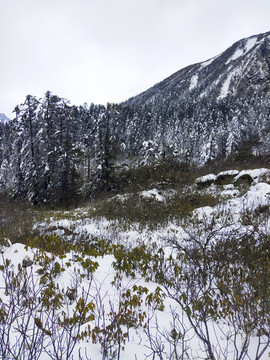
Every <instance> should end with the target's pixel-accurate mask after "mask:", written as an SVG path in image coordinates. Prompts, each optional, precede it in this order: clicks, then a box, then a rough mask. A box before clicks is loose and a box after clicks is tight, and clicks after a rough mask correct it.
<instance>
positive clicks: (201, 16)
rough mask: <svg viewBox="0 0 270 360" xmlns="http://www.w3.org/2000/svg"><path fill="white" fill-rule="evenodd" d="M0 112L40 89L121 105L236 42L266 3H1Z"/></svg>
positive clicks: (259, 23)
mask: <svg viewBox="0 0 270 360" xmlns="http://www.w3.org/2000/svg"><path fill="white" fill-rule="evenodd" d="M0 4H1V8H0V29H1V31H0V113H1V112H3V113H6V115H7V116H9V117H11V116H12V115H11V112H12V111H13V109H14V107H15V106H16V105H17V104H20V103H22V102H23V101H24V100H25V97H26V95H28V94H31V95H35V96H37V97H38V98H39V97H42V96H43V95H44V93H45V92H46V91H47V90H51V91H52V92H53V93H54V94H56V95H59V96H61V97H65V98H67V99H69V100H70V101H71V103H72V104H75V105H80V104H83V103H84V102H87V103H91V102H94V103H102V104H106V103H107V102H121V101H124V100H126V99H128V98H129V97H131V96H134V95H136V94H138V93H140V92H142V91H144V90H146V89H147V88H149V87H150V86H152V85H154V84H155V83H157V82H159V81H161V80H163V79H164V78H166V77H167V76H169V75H171V74H172V73H174V72H176V71H177V70H179V69H181V68H183V67H185V66H187V65H190V64H193V63H196V62H200V61H204V60H207V59H208V58H211V57H213V56H215V55H217V54H219V53H220V52H222V51H223V50H226V48H228V47H229V46H230V45H232V44H233V43H234V42H235V41H237V40H240V39H241V38H243V37H247V36H251V35H254V34H258V33H262V32H266V31H270V0H226V1H224V0H0Z"/></svg>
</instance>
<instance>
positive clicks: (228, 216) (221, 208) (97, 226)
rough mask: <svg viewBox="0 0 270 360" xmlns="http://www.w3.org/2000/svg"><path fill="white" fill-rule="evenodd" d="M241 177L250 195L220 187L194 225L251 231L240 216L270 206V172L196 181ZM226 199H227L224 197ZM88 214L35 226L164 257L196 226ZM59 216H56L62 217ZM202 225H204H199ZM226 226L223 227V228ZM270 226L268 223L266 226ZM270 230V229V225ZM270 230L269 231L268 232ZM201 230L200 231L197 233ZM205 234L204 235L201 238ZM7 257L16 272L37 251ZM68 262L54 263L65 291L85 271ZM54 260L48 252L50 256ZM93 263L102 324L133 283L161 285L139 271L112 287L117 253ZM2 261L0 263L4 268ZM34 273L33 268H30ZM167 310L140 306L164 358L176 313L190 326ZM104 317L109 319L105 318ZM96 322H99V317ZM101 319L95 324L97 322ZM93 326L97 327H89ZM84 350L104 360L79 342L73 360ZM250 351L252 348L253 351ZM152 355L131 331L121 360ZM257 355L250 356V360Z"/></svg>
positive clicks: (172, 307)
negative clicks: (142, 247) (124, 221)
mask: <svg viewBox="0 0 270 360" xmlns="http://www.w3.org/2000/svg"><path fill="white" fill-rule="evenodd" d="M243 174H249V175H250V176H251V177H252V178H253V179H254V180H255V181H254V182H253V183H252V185H251V186H250V187H249V189H248V190H247V191H246V193H244V194H241V193H240V192H239V191H238V190H237V189H236V188H235V187H234V184H227V185H224V186H222V188H221V191H220V195H221V197H223V198H224V200H223V201H222V202H221V203H219V204H218V205H216V206H214V207H210V206H205V207H201V208H198V209H196V210H194V212H193V217H194V218H197V220H198V221H199V222H198V223H196V226H197V227H200V226H202V227H203V226H205V223H206V221H210V222H212V220H213V219H215V221H216V223H215V226H216V229H213V230H212V231H213V233H216V235H215V236H216V240H218V238H219V236H222V234H224V233H225V232H226V231H227V232H228V233H229V231H232V230H233V229H234V230H235V231H236V230H237V231H239V233H240V232H245V231H247V230H246V228H245V226H243V225H241V221H240V220H241V216H242V214H243V212H245V211H249V212H253V211H254V210H255V209H257V208H258V207H260V206H264V205H267V206H268V205H269V203H270V185H269V184H267V183H266V182H262V180H263V179H264V178H265V177H267V176H269V174H270V170H269V169H266V168H261V169H255V170H245V171H241V172H240V173H239V172H238V171H237V170H229V171H223V172H220V173H219V174H218V175H214V174H208V175H205V176H203V177H200V178H198V179H196V183H197V182H206V181H208V180H215V179H216V177H217V176H225V175H230V176H236V177H235V179H237V178H238V177H240V176H242V175H243ZM140 195H141V196H143V197H146V198H155V199H156V200H157V201H164V200H165V199H166V197H165V195H164V194H162V192H161V191H159V190H157V189H156V188H154V189H151V190H147V191H143V192H141V193H140ZM226 198H228V199H226ZM125 199H126V198H125V195H121V196H119V201H125ZM76 213H77V214H80V215H82V219H76ZM87 214H88V212H87V211H86V210H85V209H76V210H75V211H74V212H73V213H72V216H70V215H71V214H70V213H69V212H67V213H66V215H67V216H68V215H69V218H63V219H60V220H54V219H53V217H51V218H49V219H48V221H47V222H43V223H39V224H36V229H40V230H42V231H50V229H54V230H53V231H55V229H57V228H61V229H62V228H64V229H69V230H72V231H73V234H77V235H78V236H81V235H84V236H86V235H87V234H88V235H93V236H95V237H98V238H100V239H104V240H106V239H107V240H109V241H110V242H111V243H114V244H117V243H120V244H123V245H124V246H125V247H127V248H132V247H135V246H137V245H139V244H142V243H144V244H146V245H147V246H148V247H150V248H151V247H153V244H154V243H156V244H157V245H158V246H162V247H163V249H164V251H165V253H168V255H169V254H170V252H171V249H170V248H169V247H168V246H166V245H165V244H166V240H167V239H176V238H177V239H182V240H183V241H184V239H188V238H189V236H190V235H189V234H190V233H192V231H193V230H192V229H193V228H192V227H191V226H190V225H189V224H188V223H187V224H185V225H184V226H182V225H181V224H179V223H175V222H172V221H171V222H168V225H167V226H164V227H160V228H159V229H156V230H149V229H147V228H144V229H142V228H141V227H140V226H139V224H136V223H133V224H130V225H129V226H128V228H126V229H125V228H124V227H121V224H120V223H119V222H118V221H108V220H107V219H106V218H95V219H93V218H89V217H87ZM58 215H59V214H57V216H58ZM200 221H201V224H202V225H200ZM225 223H226V224H227V225H228V226H227V227H226V228H224V224H225ZM268 226H269V224H268ZM269 227H270V226H269ZM269 230H270V229H269ZM198 231H199V230H198ZM202 236H203V235H202ZM2 253H3V256H4V257H5V258H6V259H10V260H11V261H12V264H13V265H14V271H17V270H16V269H17V268H18V265H19V264H21V262H22V259H23V258H24V257H25V256H29V257H30V259H33V257H34V255H35V253H36V250H35V249H30V248H29V249H28V250H27V249H26V248H25V247H24V245H22V244H13V245H11V246H9V247H6V248H4V249H2ZM65 255H66V259H59V258H58V257H56V258H55V261H59V262H61V263H62V265H63V267H64V268H65V271H64V272H63V273H61V274H60V275H59V276H58V278H57V279H56V281H57V284H58V285H59V288H60V289H61V288H67V286H69V285H70V283H71V281H72V279H74V276H75V274H78V273H80V272H81V273H83V271H85V270H84V269H83V268H82V266H81V265H80V264H79V263H78V262H76V261H75V254H74V253H67V254H65ZM48 256H50V254H48ZM92 260H94V261H97V263H98V268H97V269H96V270H95V271H94V273H93V279H92V283H91V299H92V300H93V301H94V303H95V313H96V314H99V315H98V316H99V321H104V323H105V324H109V321H110V315H109V313H110V311H112V309H113V310H114V311H117V309H118V306H119V302H120V301H121V299H122V295H123V292H124V291H126V290H127V289H131V288H132V287H133V286H134V285H137V286H139V285H141V286H143V287H147V288H148V290H149V291H150V292H154V291H155V289H156V287H157V284H155V283H154V282H151V281H149V282H146V281H145V280H144V279H143V278H142V277H141V275H140V274H139V273H135V276H134V278H131V277H127V276H125V275H124V274H121V276H122V280H121V287H117V286H115V285H113V284H112V283H113V281H114V279H115V276H116V273H117V272H116V270H115V269H114V267H113V262H114V261H115V258H114V256H113V255H104V256H103V257H101V256H99V257H96V258H92ZM67 262H70V263H71V266H70V267H67V266H66V264H67ZM1 264H2V260H0V265H1ZM39 268H40V265H37V264H34V265H33V266H32V270H33V274H35V279H37V276H38V275H37V273H36V270H37V269H39ZM28 271H30V270H28ZM2 281H3V279H2V278H1V276H0V289H2V290H0V292H1V293H0V297H1V296H4V295H3V283H1V282H2ZM81 286H84V287H86V286H87V281H86V280H83V282H82V284H81ZM164 305H165V308H164V310H163V311H161V310H157V309H155V310H153V309H151V308H150V307H149V306H147V305H146V304H145V303H144V304H143V306H142V310H143V311H145V312H146V314H147V316H149V323H148V325H149V329H150V331H151V333H152V336H153V337H154V338H155V340H157V341H158V342H159V343H160V344H161V345H162V346H164V352H165V353H166V354H167V355H164V359H165V358H166V359H169V358H170V357H169V356H170V355H169V354H170V349H169V345H168V343H167V342H166V339H165V338H164V337H162V335H161V334H162V332H163V330H164V331H165V332H166V331H167V332H170V331H171V329H172V323H173V318H172V315H173V312H174V311H176V312H177V313H178V314H179V317H180V319H181V323H182V325H183V326H184V327H185V328H187V327H188V325H187V318H186V316H185V315H183V314H182V312H181V310H180V309H179V307H178V305H177V304H176V302H175V301H173V300H172V299H169V298H168V297H167V298H166V299H165V301H164ZM66 311H70V312H72V306H71V305H70V307H68V308H67V309H66ZM104 314H105V315H104ZM96 319H97V318H96ZM95 321H97V320H95ZM91 326H93V325H91ZM211 326H212V327H211V334H212V335H213V337H215V336H217V338H218V336H219V335H220V338H222V336H221V334H219V331H220V330H219V329H218V328H216V324H215V323H212V325H211ZM226 329H227V328H226V326H225V325H224V328H223V331H225V332H226ZM187 337H188V338H189V347H190V354H191V357H190V358H198V356H200V357H201V358H202V356H203V355H202V353H201V352H200V351H201V350H200V349H201V343H200V342H199V340H198V338H196V336H195V334H194V332H193V331H191V330H189V331H188V332H187ZM256 341H257V338H256V336H254V337H252V338H251V345H250V348H251V349H252V347H253V344H254V349H255V344H256ZM79 350H81V352H82V354H84V352H85V351H86V353H87V356H88V358H89V359H91V360H101V359H103V357H102V353H101V348H100V345H99V344H92V342H91V340H90V341H89V342H87V341H81V342H80V343H78V344H77V345H76V348H75V350H74V360H79V357H78V354H79ZM251 351H252V350H251ZM151 353H152V351H151V349H150V343H149V337H148V336H147V332H146V329H143V328H130V329H129V337H128V339H127V341H126V344H125V349H124V350H122V351H121V354H120V359H121V360H130V359H134V360H135V359H137V360H145V359H147V358H149V359H151V358H153V355H151ZM252 356H253V355H251V358H254V357H252ZM48 359H49V357H48V356H47V355H45V354H44V355H42V360H48ZM266 359H267V353H266V354H265V356H263V357H262V360H266ZM228 360H232V357H231V358H230V357H228Z"/></svg>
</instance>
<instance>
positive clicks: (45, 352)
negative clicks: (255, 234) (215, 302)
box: [0, 169, 270, 360]
mask: <svg viewBox="0 0 270 360" xmlns="http://www.w3.org/2000/svg"><path fill="white" fill-rule="evenodd" d="M248 174H249V175H250V176H251V177H252V179H253V182H252V183H251V184H250V186H249V187H248V189H246V190H245V191H241V187H240V188H239V187H236V186H234V184H233V182H232V183H231V184H226V185H222V186H219V187H218V186H217V185H215V184H211V185H210V186H209V187H207V188H204V189H203V190H201V191H203V192H204V193H211V194H215V195H216V196H219V197H220V198H221V199H223V200H222V201H220V202H219V203H218V204H217V205H216V206H215V207H202V208H198V209H196V210H194V212H193V220H194V221H195V220H196V222H194V221H190V223H185V225H183V224H181V223H180V222H173V221H171V222H170V223H168V224H167V225H166V226H164V227H160V228H158V229H156V230H155V231H153V230H149V229H147V228H144V229H142V228H141V227H140V226H139V224H134V223H133V224H129V226H123V224H121V223H120V222H119V221H108V220H107V219H105V218H89V217H87V209H77V210H76V211H75V212H74V211H73V213H72V216H71V215H70V214H69V213H66V218H64V215H63V213H62V216H61V219H59V213H58V214H56V215H55V216H52V217H50V218H48V219H46V221H44V222H41V223H37V224H36V225H35V227H36V228H37V229H39V230H40V231H41V232H42V233H47V234H53V233H54V234H57V235H59V237H62V238H64V239H67V240H70V239H71V238H73V239H75V240H74V241H80V239H81V238H82V237H84V238H89V239H102V240H104V241H106V242H110V244H112V245H116V246H117V245H121V246H122V245H124V248H125V249H134V248H135V247H139V246H140V245H141V244H145V245H146V247H147V248H148V249H151V250H152V251H155V250H154V249H155V248H156V249H159V248H161V247H162V249H163V250H164V254H165V255H164V256H165V257H167V258H169V257H170V256H172V257H173V256H174V251H175V250H174V247H173V246H172V244H176V242H178V243H179V244H180V243H181V242H184V241H188V240H189V238H190V237H191V234H195V232H196V234H200V235H199V236H200V241H201V242H204V241H205V239H206V238H207V237H209V231H208V230H205V231H203V229H206V228H207V229H209V226H208V225H209V224H212V225H211V236H212V238H211V241H213V242H217V241H219V240H220V239H221V238H222V237H224V236H230V234H232V233H233V234H236V233H237V234H238V235H239V236H240V234H245V233H248V232H249V231H251V224H250V223H249V224H245V223H244V222H243V221H242V219H243V216H244V214H245V215H247V216H251V215H250V214H252V213H254V212H255V211H256V209H262V208H264V207H267V206H269V203H270V185H269V184H268V183H267V182H264V181H265V179H267V177H268V176H269V170H267V169H259V170H256V171H255V170H252V171H249V173H248ZM234 175H235V178H234V181H236V180H237V176H238V177H239V175H236V174H234ZM235 179H236V180H235ZM208 180H211V181H213V180H215V179H214V178H213V175H211V176H209V179H208V178H207V177H205V178H204V179H200V180H199V182H200V181H201V182H206V181H208ZM142 196H145V197H151V198H152V199H153V201H166V194H165V195H164V194H162V192H157V190H155V189H154V190H151V191H149V192H146V191H145V192H143V194H142ZM123 201H124V200H123ZM256 226H257V225H256ZM258 227H259V228H260V229H261V230H263V231H264V233H266V234H269V230H270V224H269V219H268V218H264V219H262V220H261V222H260V223H259V224H258ZM192 236H193V235H192ZM95 241H97V240H95ZM23 259H24V260H25V261H28V262H29V263H28V264H27V265H26V266H25V267H23V268H22V267H21V266H22V261H23ZM8 260H10V262H9V261H8ZM31 260H32V261H33V263H32V262H31ZM115 262H116V259H115V257H114V255H113V253H111V254H108V253H106V252H105V253H104V254H103V255H102V256H100V255H98V256H89V255H87V254H84V255H82V254H78V253H76V251H75V250H72V249H71V250H70V251H67V252H66V253H65V254H62V255H57V256H56V255H52V254H51V253H49V252H47V253H42V252H39V251H38V250H37V249H35V248H25V247H24V245H22V244H13V245H11V246H9V247H5V248H3V249H2V259H1V262H0V264H1V271H2V276H1V278H0V282H1V283H0V289H1V295H0V297H1V299H2V301H3V302H4V303H5V304H6V310H5V311H6V313H5V314H3V313H0V321H3V320H2V319H3V316H6V317H7V318H8V321H10V324H11V326H10V332H8V331H7V328H6V329H5V331H2V332H1V334H0V335H1V337H2V339H5V342H6V343H9V344H10V346H11V347H12V349H13V351H14V354H15V353H16V352H17V353H19V352H18V351H19V347H20V346H21V344H23V348H24V350H23V351H21V353H20V354H24V355H21V357H20V359H30V358H33V359H38V358H40V359H42V360H46V359H74V360H75V359H76V360H77V359H78V360H79V359H85V360H87V359H91V360H99V359H100V360H101V359H102V360H103V359H104V360H105V359H121V360H143V359H205V358H206V357H207V355H206V352H205V347H204V344H203V342H202V340H201V339H200V338H199V337H198V334H196V331H194V328H192V326H191V325H190V323H189V321H188V318H187V314H186V313H185V312H183V311H182V309H181V306H180V305H179V303H178V302H177V301H176V297H175V296H169V295H168V289H165V288H164V287H162V286H161V285H160V284H158V283H157V282H155V281H153V279H150V278H148V279H147V276H145V275H144V276H142V274H141V272H140V271H136V269H133V272H132V273H131V272H130V274H131V275H132V276H131V275H129V276H127V272H125V271H122V272H120V271H119V269H118V268H117V267H116V266H114V264H115ZM89 269H90V270H89ZM12 271H13V272H14V276H13V274H12ZM17 274H19V275H17ZM16 278H17V279H19V281H18V283H17V284H15V283H14V282H15V280H14V279H16ZM7 279H8V281H7ZM41 279H42V281H40V280H41ZM7 282H8V284H9V285H8V286H9V289H13V290H12V291H13V292H11V291H8V290H7ZM47 285H50V286H51V290H52V292H51V293H50V294H48V291H47V290H46V291H45V290H44V289H45V287H46V286H47ZM20 291H25V292H27V294H28V295H27V296H28V299H30V300H29V303H27V304H28V305H27V306H26V307H25V308H24V307H23V305H22V303H20V301H23V298H21V297H20V296H21V295H20ZM59 294H60V295H59ZM57 295H59V296H58V298H57ZM180 296H181V294H180V293H179V297H180ZM44 299H45V300H46V301H48V302H50V303H52V302H55V301H58V300H59V304H60V303H61V306H60V305H59V307H57V306H55V308H54V311H52V310H48V309H49V306H48V307H46V306H47V305H48V304H47V305H46V301H45V300H44ZM78 299H83V302H81V303H80V302H79V301H78ZM11 300H12V301H11ZM42 301H43V302H42ZM8 304H9V305H8ZM29 304H30V305H29ZM85 304H87V306H85ZM20 305H21V308H20ZM76 314H79V315H81V316H82V318H83V321H82V322H81V323H79V324H78V322H76V325H74V324H73V323H72V320H69V321H67V319H73V320H74V319H77V318H75V315H76ZM123 319H125V320H126V322H125V321H123ZM8 321H7V326H8ZM74 323H75V320H74ZM208 331H209V333H210V334H209V336H210V338H211V339H212V342H213V344H214V347H213V349H214V355H215V359H240V358H241V359H256V358H258V357H256V356H258V353H259V351H258V349H260V350H261V349H263V347H264V344H266V351H264V354H263V355H262V356H261V359H267V358H268V353H269V352H270V347H269V344H267V339H266V338H265V337H264V336H261V337H259V336H257V334H256V333H254V334H253V333H252V334H251V335H250V337H249V339H248V344H247V345H248V346H247V351H246V353H245V354H243V356H242V357H240V354H239V351H240V349H241V348H242V346H243V341H244V339H245V337H244V335H242V334H241V333H240V332H239V333H238V334H237V335H235V332H234V331H235V328H234V327H233V326H232V324H230V323H229V322H226V321H224V322H220V321H219V322H215V321H210V322H209V324H208ZM83 332H84V336H82V335H80V339H79V341H78V334H79V333H80V334H82V333H83ZM39 339H42V342H41V341H40V345H38V342H39ZM0 341H1V340H0ZM34 342H35V343H36V349H35V352H34V350H33V343H34ZM259 342H260V343H261V345H260V344H259ZM3 343H4V342H3V341H2V345H0V350H1V346H2V348H3ZM41 343H42V346H41ZM258 344H259V346H258ZM2 351H3V349H2ZM31 351H33V352H32V354H34V355H32V357H31V356H30V355H29V354H31ZM56 354H57V355H56ZM57 356H58V357H57ZM12 358H13V357H7V359H12ZM14 358H15V357H14Z"/></svg>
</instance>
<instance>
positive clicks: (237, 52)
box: [226, 36, 258, 65]
mask: <svg viewBox="0 0 270 360" xmlns="http://www.w3.org/2000/svg"><path fill="white" fill-rule="evenodd" d="M257 40H258V39H257V37H256V36H255V37H251V38H249V39H247V41H246V44H245V46H244V47H243V48H238V49H236V50H235V52H234V54H233V56H232V57H230V59H228V60H227V61H226V65H227V64H229V63H230V62H231V61H234V60H236V59H238V58H239V57H241V56H243V55H244V54H246V53H247V52H249V51H250V50H251V49H252V48H253V47H254V45H255V44H256V43H257Z"/></svg>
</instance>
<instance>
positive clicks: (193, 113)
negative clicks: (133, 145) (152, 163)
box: [125, 32, 270, 164]
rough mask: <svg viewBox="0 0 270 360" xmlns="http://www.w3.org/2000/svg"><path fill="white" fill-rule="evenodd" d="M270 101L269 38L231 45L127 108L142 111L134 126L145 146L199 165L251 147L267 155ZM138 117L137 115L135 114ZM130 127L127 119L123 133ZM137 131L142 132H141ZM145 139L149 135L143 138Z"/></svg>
mask: <svg viewBox="0 0 270 360" xmlns="http://www.w3.org/2000/svg"><path fill="white" fill-rule="evenodd" d="M269 100H270V32H267V33H265V34H260V35H255V36H251V37H249V38H245V39H242V40H240V41H238V42H236V43H235V44H233V45H232V46H231V47H230V48H228V49H227V50H226V51H224V52H223V53H221V54H220V55H218V56H216V57H214V58H212V59H209V60H207V61H205V62H202V63H198V64H194V65H190V66H188V67H186V68H184V69H181V70H180V71H178V72H176V73H175V74H173V75H171V76H170V77H168V78H167V79H165V80H163V81H161V82H160V83H158V84H156V85H155V86H153V87H151V88H150V89H148V90H146V91H145V92H143V93H141V94H139V95H137V96H135V97H133V98H131V99H129V100H128V101H127V102H126V103H125V105H129V106H130V107H132V108H135V109H136V108H137V109H141V112H142V113H144V117H147V122H148V128H149V130H147V131H146V130H145V129H143V128H144V127H145V124H143V123H141V122H140V121H137V122H136V132H137V134H138V136H140V138H141V139H142V137H143V138H144V139H143V141H145V140H152V141H154V142H155V143H156V144H157V145H158V146H157V147H158V148H159V149H160V147H161V144H166V147H167V151H168V150H171V151H170V152H173V151H174V152H175V151H176V152H177V153H178V156H179V157H180V158H182V159H184V158H188V160H189V161H192V162H196V163H199V164H203V163H205V162H207V161H208V160H211V159H213V158H216V157H223V158H225V157H226V156H228V155H230V154H232V153H234V152H235V151H239V150H240V149H241V148H243V147H245V146H247V144H248V146H249V148H250V150H251V151H252V152H253V153H254V154H257V155H258V154H261V153H265V152H268V151H269V150H268V143H269V130H270V127H269ZM135 112H136V110H135ZM132 123H134V117H133V118H130V119H128V124H127V129H129V128H130V126H132ZM140 128H141V129H142V131H140ZM145 134H147V135H145Z"/></svg>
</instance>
